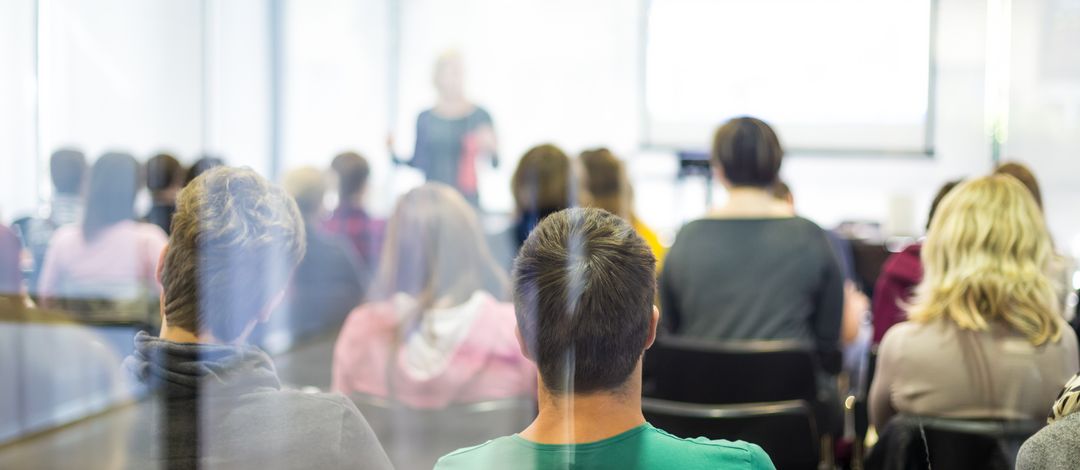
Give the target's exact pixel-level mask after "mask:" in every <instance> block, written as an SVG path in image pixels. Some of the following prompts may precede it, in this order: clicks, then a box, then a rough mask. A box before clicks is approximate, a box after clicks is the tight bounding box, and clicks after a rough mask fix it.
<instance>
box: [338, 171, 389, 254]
mask: <svg viewBox="0 0 1080 470" xmlns="http://www.w3.org/2000/svg"><path fill="white" fill-rule="evenodd" d="M330 167H331V169H333V170H334V173H335V174H336V175H337V187H338V206H337V208H336V209H334V212H333V213H332V214H331V215H330V218H329V219H327V220H326V222H325V224H324V225H323V227H324V228H325V229H326V230H327V231H329V232H331V233H336V234H339V235H342V236H344V237H345V238H347V239H349V241H350V242H352V246H353V247H354V248H356V253H357V255H358V256H360V259H361V260H363V262H364V266H365V268H366V269H367V270H368V272H373V271H374V270H375V269H377V268H378V265H379V250H380V249H381V248H382V239H383V232H384V231H385V229H386V223H385V221H383V220H379V219H375V218H372V217H371V216H370V215H368V213H367V211H365V210H364V194H365V193H366V191H367V183H368V175H369V174H370V172H371V170H370V167H369V166H368V161H367V159H365V158H364V157H363V156H361V155H360V154H357V153H354V152H345V153H342V154H340V155H338V156H336V157H334V161H333V163H331V164H330Z"/></svg>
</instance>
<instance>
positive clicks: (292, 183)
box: [282, 166, 326, 222]
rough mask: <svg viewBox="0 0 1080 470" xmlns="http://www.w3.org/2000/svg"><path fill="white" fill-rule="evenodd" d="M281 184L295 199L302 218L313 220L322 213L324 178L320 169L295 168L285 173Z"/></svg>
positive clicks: (324, 188)
mask: <svg viewBox="0 0 1080 470" xmlns="http://www.w3.org/2000/svg"><path fill="white" fill-rule="evenodd" d="M282 186H284V187H285V191H286V192H288V193H289V195H290V196H292V197H293V200H295V201H296V207H298V208H299V209H300V215H301V216H303V217H304V220H306V221H309V222H310V221H314V220H317V219H318V218H319V216H320V215H322V211H323V196H324V195H325V194H326V178H324V177H323V173H322V172H321V171H319V170H318V169H316V168H314V167H310V166H306V167H302V168H297V169H295V170H292V171H290V172H288V173H287V174H286V175H285V180H284V181H283V182H282Z"/></svg>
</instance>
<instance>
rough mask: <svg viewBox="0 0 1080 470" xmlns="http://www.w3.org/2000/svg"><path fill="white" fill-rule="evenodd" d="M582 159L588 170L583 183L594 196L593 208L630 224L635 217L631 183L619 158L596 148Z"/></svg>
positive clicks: (603, 149)
mask: <svg viewBox="0 0 1080 470" xmlns="http://www.w3.org/2000/svg"><path fill="white" fill-rule="evenodd" d="M579 159H580V160H581V166H582V168H583V169H584V170H585V175H583V176H584V178H583V179H584V181H585V183H586V184H585V187H586V189H588V191H589V195H590V196H591V203H590V205H591V206H592V207H597V208H600V209H604V210H606V211H608V212H611V213H612V214H615V215H618V216H619V217H622V218H625V219H627V220H629V218H630V217H631V216H632V213H633V201H632V198H631V191H630V179H629V178H628V177H627V175H626V167H625V165H623V162H622V161H621V160H619V157H616V156H615V154H614V153H611V151H610V150H608V149H606V148H597V149H592V150H586V151H584V152H582V153H581V157H579Z"/></svg>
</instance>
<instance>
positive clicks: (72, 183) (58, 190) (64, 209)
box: [13, 149, 86, 295]
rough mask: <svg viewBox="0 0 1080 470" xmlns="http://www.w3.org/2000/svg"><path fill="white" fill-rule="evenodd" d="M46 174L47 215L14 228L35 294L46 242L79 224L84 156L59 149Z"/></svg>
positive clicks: (32, 290) (50, 161)
mask: <svg viewBox="0 0 1080 470" xmlns="http://www.w3.org/2000/svg"><path fill="white" fill-rule="evenodd" d="M49 175H50V177H51V178H52V184H53V193H52V201H51V203H50V204H49V213H48V214H47V215H46V216H45V217H29V218H25V219H22V220H18V221H16V222H15V224H14V225H13V228H15V230H16V231H17V232H18V234H19V236H20V237H19V238H20V240H21V242H22V246H23V248H25V249H26V250H27V251H28V252H29V253H30V257H31V261H32V263H33V264H32V266H31V270H30V275H29V279H27V283H28V284H29V287H30V289H29V290H30V293H32V294H34V295H36V294H37V285H38V279H39V278H40V277H41V268H42V266H43V265H44V264H45V253H46V252H47V251H48V249H49V240H51V239H52V236H53V234H54V233H55V232H56V229H57V228H58V227H60V226H62V225H68V224H72V223H75V222H78V221H79V219H81V218H82V211H83V200H82V188H83V182H84V180H85V178H86V156H85V155H83V153H82V152H80V151H78V150H72V149H60V150H57V151H55V152H53V154H52V157H51V158H50V159H49Z"/></svg>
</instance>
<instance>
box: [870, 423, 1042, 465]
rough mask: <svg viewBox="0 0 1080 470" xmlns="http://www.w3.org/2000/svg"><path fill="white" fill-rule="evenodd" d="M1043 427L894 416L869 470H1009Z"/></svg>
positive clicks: (872, 456) (883, 435)
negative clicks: (899, 465)
mask: <svg viewBox="0 0 1080 470" xmlns="http://www.w3.org/2000/svg"><path fill="white" fill-rule="evenodd" d="M1043 425H1044V424H1043V423H1041V422H1038V421H1032V420H1015V421H1009V420H981V419H980V420H968V419H954V418H934V417H925V416H905V415H900V416H896V417H894V418H893V419H891V420H890V421H889V424H888V425H887V426H886V427H885V429H884V430H882V432H881V439H880V440H879V442H878V445H877V446H875V447H874V449H873V450H872V451H871V455H870V457H869V459H868V461H867V468H868V469H874V468H896V467H895V465H893V464H895V463H896V462H900V461H906V462H908V465H906V466H904V467H903V468H918V469H923V468H982V469H990V470H994V469H1002V470H1004V469H1011V468H1013V466H1014V465H1015V463H1016V454H1017V452H1018V451H1019V450H1020V446H1021V445H1022V444H1023V443H1024V441H1026V440H1027V439H1028V438H1029V437H1031V436H1032V435H1034V434H1035V433H1036V432H1037V431H1038V430H1039V429H1041V428H1042V426H1043Z"/></svg>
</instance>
